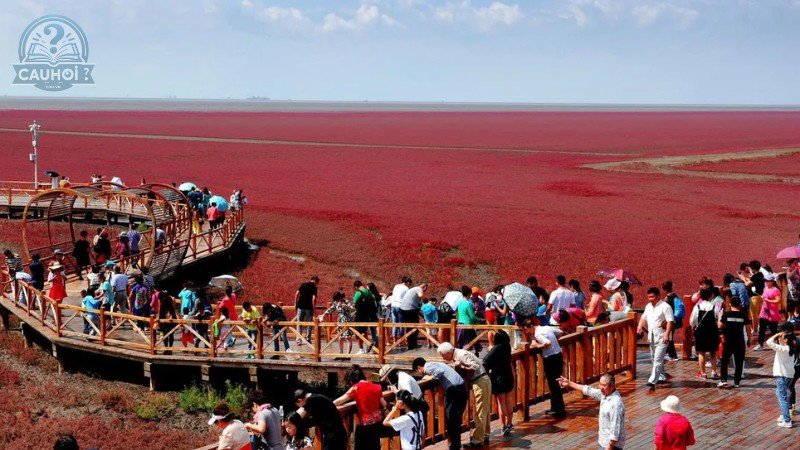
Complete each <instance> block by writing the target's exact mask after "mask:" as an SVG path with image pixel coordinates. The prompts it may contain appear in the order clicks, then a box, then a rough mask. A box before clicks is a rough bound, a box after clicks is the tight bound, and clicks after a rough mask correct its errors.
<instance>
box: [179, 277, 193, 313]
mask: <svg viewBox="0 0 800 450" xmlns="http://www.w3.org/2000/svg"><path fill="white" fill-rule="evenodd" d="M178 298H179V299H180V301H181V311H183V310H184V308H189V311H192V310H194V304H195V302H196V301H197V293H196V292H195V290H194V285H193V284H192V282H191V281H187V282H186V283H184V284H183V289H181V291H180V292H178Z"/></svg>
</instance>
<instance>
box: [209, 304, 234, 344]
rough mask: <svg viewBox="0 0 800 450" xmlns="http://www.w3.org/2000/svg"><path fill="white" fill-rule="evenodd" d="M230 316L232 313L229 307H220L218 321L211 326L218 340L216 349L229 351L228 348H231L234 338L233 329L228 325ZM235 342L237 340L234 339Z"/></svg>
mask: <svg viewBox="0 0 800 450" xmlns="http://www.w3.org/2000/svg"><path fill="white" fill-rule="evenodd" d="M230 315H231V313H230V310H229V309H228V307H227V306H220V307H219V310H218V311H217V319H216V320H214V323H212V324H211V332H212V333H213V335H214V337H215V338H216V339H217V345H216V348H219V347H222V349H223V350H228V347H230V345H229V343H230V339H231V337H232V336H233V329H231V326H230V325H229V324H228V320H229V318H230ZM233 342H234V343H235V342H236V340H235V339H234V340H233Z"/></svg>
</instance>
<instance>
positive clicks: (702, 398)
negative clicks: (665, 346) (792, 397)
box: [432, 351, 800, 450]
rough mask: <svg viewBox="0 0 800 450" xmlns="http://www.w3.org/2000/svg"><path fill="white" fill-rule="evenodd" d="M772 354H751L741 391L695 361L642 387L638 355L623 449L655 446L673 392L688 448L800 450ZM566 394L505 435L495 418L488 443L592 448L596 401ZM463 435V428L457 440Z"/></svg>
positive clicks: (626, 385) (644, 356)
mask: <svg viewBox="0 0 800 450" xmlns="http://www.w3.org/2000/svg"><path fill="white" fill-rule="evenodd" d="M773 358H774V352H772V351H762V352H753V351H748V353H747V356H746V366H745V367H746V369H745V379H744V380H742V386H741V387H740V388H739V389H731V388H728V389H719V388H717V384H716V383H717V382H716V380H703V379H697V378H694V376H695V374H696V373H697V370H698V366H697V362H696V361H685V360H681V361H671V362H667V363H666V369H667V371H668V373H669V374H670V375H671V378H670V381H669V383H667V384H663V385H659V386H658V388H657V389H656V390H655V392H650V391H649V390H648V389H647V386H646V385H645V383H646V382H647V376H648V375H649V373H650V368H651V364H650V361H649V354H648V353H646V352H642V351H640V352H638V364H637V370H638V374H639V376H638V378H637V379H635V380H626V381H623V382H622V383H619V386H618V388H619V391H620V392H621V393H622V396H623V399H624V402H625V417H626V424H625V425H626V426H625V430H626V433H627V442H626V445H625V448H626V449H652V448H653V429H654V428H655V424H656V422H657V421H658V418H659V417H660V416H661V415H662V414H663V412H662V411H661V409H660V408H659V403H660V402H661V400H663V399H664V398H665V397H667V396H668V395H676V396H678V397H679V398H680V399H681V405H682V408H683V414H684V415H685V416H686V417H687V418H688V419H689V421H690V422H691V423H692V426H693V428H694V431H695V438H696V440H697V445H696V446H695V447H693V448H696V449H703V450H712V449H800V426H796V427H795V428H792V429H786V428H780V427H778V426H777V425H776V422H775V419H776V418H777V417H778V415H779V414H780V411H779V409H778V402H777V399H776V397H775V381H774V379H773V377H772V361H773ZM565 397H566V400H567V413H568V415H567V417H566V418H565V419H560V420H559V419H553V418H550V417H548V416H546V415H545V414H544V411H545V410H546V409H548V408H549V402H548V401H544V402H542V403H540V404H537V405H534V406H533V408H532V410H531V420H530V421H527V422H518V421H515V423H516V428H515V430H514V432H513V433H512V435H511V436H509V437H507V438H504V437H502V436H501V435H500V433H499V429H500V425H499V422H497V421H495V422H493V423H492V430H493V431H492V434H491V443H490V446H489V448H518V449H529V448H542V449H544V448H547V449H565V450H566V449H584V448H586V449H588V448H597V447H598V445H597V413H598V404H597V402H596V401H594V400H593V399H588V398H583V396H582V395H580V394H578V393H575V392H571V393H569V394H568V395H567V396H565ZM798 416H800V415H795V418H796V422H797V420H798V419H800V417H798ZM468 439H469V437H468V435H467V434H466V433H465V434H464V435H463V436H462V442H467V441H468ZM432 448H434V449H435V450H445V449H446V448H447V445H446V444H445V443H441V442H440V443H438V444H436V445H434V446H433V447H432Z"/></svg>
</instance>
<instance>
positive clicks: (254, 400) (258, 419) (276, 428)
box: [244, 391, 283, 450]
mask: <svg viewBox="0 0 800 450" xmlns="http://www.w3.org/2000/svg"><path fill="white" fill-rule="evenodd" d="M245 405H246V406H249V407H250V411H252V412H253V420H252V421H251V422H247V423H245V424H244V427H245V428H246V429H247V431H249V432H250V433H252V435H251V436H250V443H251V445H252V446H253V450H283V443H282V442H281V434H282V433H281V415H280V412H279V411H278V410H277V409H276V408H275V407H273V406H272V405H271V404H269V403H267V401H266V400H265V399H264V394H262V393H261V392H260V391H252V392H251V393H250V395H249V396H248V398H247V402H246V403H245Z"/></svg>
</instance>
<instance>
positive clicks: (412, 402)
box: [383, 390, 428, 450]
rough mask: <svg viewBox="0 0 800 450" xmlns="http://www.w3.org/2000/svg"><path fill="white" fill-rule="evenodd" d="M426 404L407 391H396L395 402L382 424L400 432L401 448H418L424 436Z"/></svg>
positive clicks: (403, 449)
mask: <svg viewBox="0 0 800 450" xmlns="http://www.w3.org/2000/svg"><path fill="white" fill-rule="evenodd" d="M427 411H428V404H427V403H425V402H424V401H422V400H419V399H417V398H416V397H414V396H413V395H412V394H411V393H410V392H409V391H406V390H400V391H397V403H395V404H394V407H393V408H392V410H391V411H390V412H389V415H387V416H386V418H385V419H384V420H383V425H384V426H386V427H389V428H391V429H393V430H394V431H397V432H398V433H399V434H400V448H401V449H402V450H418V449H421V448H422V447H423V440H424V438H425V413H426V412H427Z"/></svg>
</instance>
